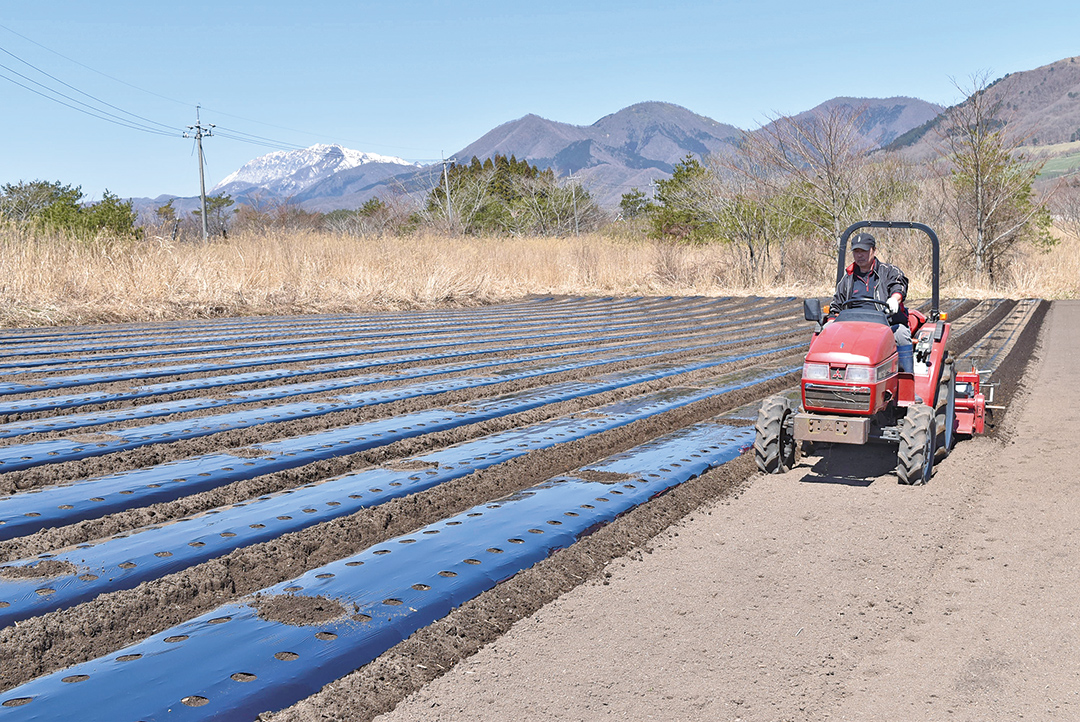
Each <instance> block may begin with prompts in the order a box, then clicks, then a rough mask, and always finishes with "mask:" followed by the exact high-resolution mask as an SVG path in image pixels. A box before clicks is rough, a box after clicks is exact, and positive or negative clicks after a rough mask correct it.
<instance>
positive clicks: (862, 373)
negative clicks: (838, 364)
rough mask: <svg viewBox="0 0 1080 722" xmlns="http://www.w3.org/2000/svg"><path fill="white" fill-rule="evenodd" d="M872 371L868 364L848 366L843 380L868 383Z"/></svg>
mask: <svg viewBox="0 0 1080 722" xmlns="http://www.w3.org/2000/svg"><path fill="white" fill-rule="evenodd" d="M872 372H873V369H872V368H870V367H869V366H848V367H847V370H846V372H845V373H844V381H847V382H849V383H853V384H868V383H870V374H871V373H872Z"/></svg>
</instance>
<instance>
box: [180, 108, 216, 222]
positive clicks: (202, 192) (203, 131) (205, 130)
mask: <svg viewBox="0 0 1080 722" xmlns="http://www.w3.org/2000/svg"><path fill="white" fill-rule="evenodd" d="M213 127H214V124H213V123H210V124H208V125H205V126H204V125H203V124H202V123H201V122H200V120H199V106H198V105H196V106H195V125H189V126H188V130H193V131H195V135H194V136H190V135H188V134H187V133H184V137H185V138H191V137H194V138H195V144H196V145H197V146H198V147H199V197H200V198H202V237H203V240H204V241H205V240H206V239H207V238H208V237H209V236H210V233H209V231H208V230H207V225H206V174H205V172H204V171H203V165H204V163H203V152H202V139H203V136H206V137H207V138H209V137H210V136H212V135H213V134H214V132H213Z"/></svg>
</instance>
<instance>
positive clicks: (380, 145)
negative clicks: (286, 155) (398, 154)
mask: <svg viewBox="0 0 1080 722" xmlns="http://www.w3.org/2000/svg"><path fill="white" fill-rule="evenodd" d="M0 28H2V29H4V30H6V31H8V32H9V33H11V34H12V35H15V36H17V37H20V38H22V39H23V40H25V41H27V42H28V43H31V44H33V45H36V46H37V47H39V48H41V49H42V50H45V51H48V52H50V53H52V54H53V55H56V56H57V57H60V58H63V59H64V60H67V61H68V62H70V63H74V64H75V65H78V66H79V67H80V68H85V69H86V70H89V71H90V72H92V73H96V74H97V75H100V76H102V77H103V78H108V79H109V80H112V81H113V82H116V83H120V84H121V85H125V86H127V87H129V88H132V89H134V90H138V91H139V92H140V93H146V94H147V95H152V96H154V97H155V98H160V99H162V100H167V101H169V102H170V103H176V104H178V105H183V106H184V107H186V108H190V107H191V105H192V103H190V102H187V101H182V100H177V99H176V98H170V97H169V96H167V95H162V94H161V93H156V92H154V91H152V90H147V89H146V88H141V87H139V86H137V85H133V84H131V83H129V82H127V81H124V80H121V79H120V78H117V77H114V76H112V75H109V74H108V73H103V72H101V71H100V70H98V69H96V68H92V67H90V66H89V65H86V64H85V63H81V62H79V61H78V60H75V59H74V58H71V57H68V56H67V55H64V54H63V53H61V52H58V51H56V50H53V49H52V48H50V47H48V46H46V45H43V44H41V43H39V42H37V41H36V40H33V39H32V38H28V37H26V36H25V35H23V34H22V33H19V32H17V31H15V30H12V29H11V28H9V27H8V26H6V25H4V24H2V23H0ZM23 62H25V61H23ZM27 64H28V65H29V63H27ZM31 67H32V66H31ZM8 80H10V79H8ZM12 82H14V81H12ZM58 82H62V81H58ZM16 85H18V83H16ZM22 87H25V86H22ZM69 87H70V86H69ZM79 92H81V91H79ZM206 110H207V111H209V112H211V113H215V114H217V115H221V116H225V117H227V118H236V119H237V120H243V121H247V122H249V123H255V124H257V125H262V126H266V127H268V128H277V129H278V130H287V131H289V132H291V133H300V134H302V135H308V136H311V137H313V138H325V139H331V140H334V141H336V142H348V143H357V144H359V145H361V146H364V147H365V148H370V147H372V146H374V147H376V148H394V149H397V150H418V151H428V150H432V149H431V148H413V147H409V146H400V145H388V144H385V143H368V142H367V141H360V140H355V139H351V138H341V137H337V136H330V135H326V134H325V133H313V132H311V131H307V130H299V129H297V128H289V127H286V126H281V125H274V124H272V123H266V122H264V121H261V120H255V119H253V118H245V117H243V116H239V115H233V114H231V113H226V112H224V111H221V110H216V109H214V108H206ZM136 117H138V116H136ZM234 132H237V133H239V131H234ZM219 135H221V137H223V138H229V139H230V140H237V141H240V142H244V143H251V144H253V145H260V143H256V142H254V141H252V140H245V139H243V138H238V137H230V136H228V135H226V134H219ZM244 135H247V134H244ZM254 137H256V138H257V137H258V136H254ZM261 140H264V141H267V142H266V143H263V144H262V145H264V146H265V147H270V148H275V147H276V148H279V149H294V150H296V149H302V148H305V147H307V146H304V145H299V144H296V143H287V142H284V141H276V140H271V139H261ZM433 162H434V161H433Z"/></svg>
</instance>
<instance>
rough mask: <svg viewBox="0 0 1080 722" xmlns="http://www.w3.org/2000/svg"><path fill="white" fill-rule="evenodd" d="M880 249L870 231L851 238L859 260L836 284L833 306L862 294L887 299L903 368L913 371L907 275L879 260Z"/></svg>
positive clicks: (872, 297) (900, 368)
mask: <svg viewBox="0 0 1080 722" xmlns="http://www.w3.org/2000/svg"><path fill="white" fill-rule="evenodd" d="M876 251H877V241H875V240H874V237H873V236H871V235H870V234H869V233H860V234H858V235H857V236H855V237H854V238H853V239H852V240H851V255H852V256H854V257H855V262H854V263H852V264H851V265H850V266H848V267H847V272H846V273H845V274H844V277H843V278H841V279H840V283H838V284H836V293H835V294H834V295H833V299H832V307H833V308H838V307H839V306H840V305H841V304H843V303H846V302H848V301H858V300H859V299H861V298H865V299H868V300H869V299H874V300H877V301H883V302H884V303H886V304H887V305H888V313H889V318H888V321H889V325H890V326H892V330H893V338H894V339H895V340H896V351H897V353H898V354H899V370H900V371H906V372H908V373H910V372H912V371H914V369H915V362H914V358H913V353H912V346H911V329H910V328H908V318H907V316H908V314H907V309H905V308H904V298H905V297H906V296H907V290H908V280H907V276H905V275H904V272H903V271H901V270H900V269H899V268H897V267H896V266H893V265H891V264H888V263H883V262H881V261H879V260H878V259H877V257H876Z"/></svg>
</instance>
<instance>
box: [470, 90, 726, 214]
mask: <svg viewBox="0 0 1080 722" xmlns="http://www.w3.org/2000/svg"><path fill="white" fill-rule="evenodd" d="M742 135H743V131H741V130H739V129H738V128H736V127H735V126H733V125H726V124H724V123H720V122H717V121H715V120H712V119H711V118H706V117H705V116H703V115H698V114H697V113H693V112H691V111H689V110H687V109H686V108H683V107H680V106H678V105H673V104H671V103H658V102H648V103H638V104H636V105H631V106H630V107H628V108H623V109H622V110H620V111H619V112H617V113H612V114H611V115H606V116H604V117H603V118H601V119H600V120H598V121H596V122H595V123H593V124H592V125H585V126H582V125H570V124H568V123H559V122H556V121H553V120H547V119H545V118H541V117H539V116H537V115H526V116H525V117H523V118H519V119H517V120H512V121H510V122H509V123H503V124H502V125H500V126H499V127H497V128H495V129H493V130H491V131H489V132H488V133H485V134H484V135H483V136H482V137H480V138H479V139H477V140H476V141H475V142H473V143H471V144H470V145H468V146H466V147H465V148H462V149H461V150H460V151H458V152H457V153H455V156H456V157H457V158H458V159H459V160H461V161H462V162H467V161H468V160H469V159H470V158H472V157H473V156H476V157H477V158H480V159H484V158H490V157H492V156H494V155H496V154H500V155H506V156H509V155H514V156H516V157H517V158H518V159H519V160H521V159H525V160H528V161H529V162H530V163H532V164H533V165H536V166H538V167H540V168H551V169H552V170H554V171H555V172H556V173H557V174H558V175H568V174H570V173H573V174H574V176H575V177H578V178H581V181H582V183H583V184H584V185H585V187H586V188H588V189H589V190H590V191H591V192H592V193H593V195H594V197H596V199H597V200H598V202H599V203H600V204H601V205H606V206H614V205H617V204H618V202H619V199H620V198H621V197H622V194H623V193H626V192H627V191H629V190H630V189H631V187H633V186H637V187H640V188H642V189H644V188H647V187H648V185H649V183H650V182H651V181H653V180H655V179H657V178H666V177H668V176H670V175H671V171H672V168H673V167H674V166H675V164H676V163H678V162H679V160H681V159H682V158H684V157H686V155H687V154H688V153H693V154H695V155H699V156H703V155H708V154H709V153H715V152H723V151H724V150H725V149H730V148H731V147H732V145H733V144H735V143H738V141H739V139H740V138H741V137H742Z"/></svg>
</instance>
